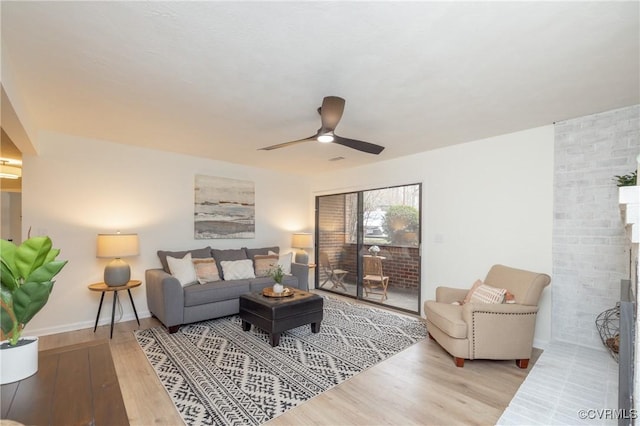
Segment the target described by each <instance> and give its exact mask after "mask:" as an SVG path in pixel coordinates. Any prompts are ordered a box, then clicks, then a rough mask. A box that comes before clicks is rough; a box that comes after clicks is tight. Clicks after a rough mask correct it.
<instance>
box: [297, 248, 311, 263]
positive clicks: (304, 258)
mask: <svg viewBox="0 0 640 426" xmlns="http://www.w3.org/2000/svg"><path fill="white" fill-rule="evenodd" d="M295 261H296V263H302V264H303V265H306V264H308V263H309V255H308V254H307V252H306V251H304V250H300V251H297V252H296V258H295Z"/></svg>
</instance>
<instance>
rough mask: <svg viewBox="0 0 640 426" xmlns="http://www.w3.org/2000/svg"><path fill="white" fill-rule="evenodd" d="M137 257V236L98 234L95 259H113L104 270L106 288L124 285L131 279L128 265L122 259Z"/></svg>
mask: <svg viewBox="0 0 640 426" xmlns="http://www.w3.org/2000/svg"><path fill="white" fill-rule="evenodd" d="M137 255H138V234H120V233H117V234H98V250H97V255H96V256H97V257H108V258H113V260H112V261H111V262H109V264H108V265H107V266H106V267H105V268H104V282H105V284H107V285H108V286H111V287H116V286H121V285H125V284H126V283H128V282H129V279H130V278H131V268H130V267H129V264H128V263H127V262H125V261H124V260H122V258H123V257H127V256H137Z"/></svg>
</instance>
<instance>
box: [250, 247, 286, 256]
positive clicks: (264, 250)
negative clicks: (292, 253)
mask: <svg viewBox="0 0 640 426" xmlns="http://www.w3.org/2000/svg"><path fill="white" fill-rule="evenodd" d="M245 250H246V252H247V257H248V258H249V259H254V258H255V257H256V254H259V255H261V256H266V255H268V254H269V251H272V252H274V253H280V247H278V246H274V247H262V248H245Z"/></svg>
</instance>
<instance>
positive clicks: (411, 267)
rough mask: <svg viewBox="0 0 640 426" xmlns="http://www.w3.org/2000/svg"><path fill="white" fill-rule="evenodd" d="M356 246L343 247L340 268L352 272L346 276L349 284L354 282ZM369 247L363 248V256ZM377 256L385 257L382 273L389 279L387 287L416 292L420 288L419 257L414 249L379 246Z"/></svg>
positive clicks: (347, 245)
mask: <svg viewBox="0 0 640 426" xmlns="http://www.w3.org/2000/svg"><path fill="white" fill-rule="evenodd" d="M356 247H357V246H356V245H355V244H346V245H345V256H344V258H343V260H342V264H341V265H342V266H341V267H340V268H342V269H344V270H345V271H353V273H350V274H348V275H347V276H346V280H347V281H350V282H355V281H356V262H357V259H356ZM369 247H371V246H370V245H365V246H364V254H367V253H368V250H369ZM379 247H380V250H381V251H380V253H379V256H383V257H385V260H383V262H382V272H383V273H384V275H385V276H388V277H389V287H395V288H405V289H414V290H417V289H419V288H420V256H419V251H418V249H417V248H415V247H399V246H379Z"/></svg>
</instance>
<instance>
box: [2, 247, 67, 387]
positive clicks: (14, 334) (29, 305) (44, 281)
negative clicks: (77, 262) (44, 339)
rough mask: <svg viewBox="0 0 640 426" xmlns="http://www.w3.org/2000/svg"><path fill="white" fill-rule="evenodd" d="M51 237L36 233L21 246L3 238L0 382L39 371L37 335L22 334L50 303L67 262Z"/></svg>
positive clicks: (19, 378)
mask: <svg viewBox="0 0 640 426" xmlns="http://www.w3.org/2000/svg"><path fill="white" fill-rule="evenodd" d="M58 254H60V250H59V249H55V248H53V245H52V243H51V239H50V238H49V237H33V238H29V239H28V240H26V241H24V242H23V243H22V244H21V245H20V246H16V245H15V244H13V243H12V242H9V241H6V240H0V268H1V269H0V282H1V286H0V320H1V334H0V340H2V342H0V369H1V370H0V383H1V384H5V383H11V382H15V381H17V380H22V379H24V378H25V377H29V376H31V375H32V374H35V373H36V372H37V371H38V339H37V337H29V338H27V337H21V336H22V330H23V329H24V327H25V325H26V324H27V323H28V322H29V321H30V320H31V319H32V318H33V317H34V316H35V314H37V313H38V312H39V311H40V309H42V308H43V307H44V305H46V303H47V301H48V300H49V294H50V293H51V290H52V289H53V284H54V281H52V279H53V277H55V276H56V275H57V274H58V273H59V272H60V271H61V270H62V268H63V267H64V265H66V264H67V261H66V260H56V257H58Z"/></svg>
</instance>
